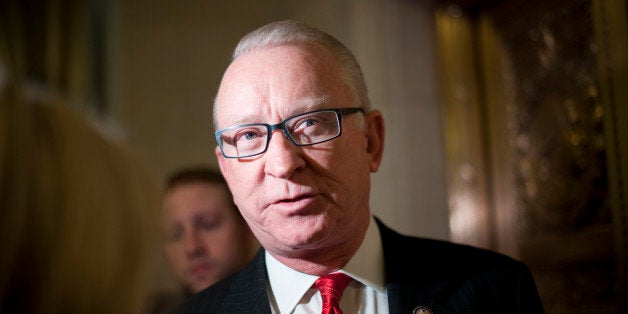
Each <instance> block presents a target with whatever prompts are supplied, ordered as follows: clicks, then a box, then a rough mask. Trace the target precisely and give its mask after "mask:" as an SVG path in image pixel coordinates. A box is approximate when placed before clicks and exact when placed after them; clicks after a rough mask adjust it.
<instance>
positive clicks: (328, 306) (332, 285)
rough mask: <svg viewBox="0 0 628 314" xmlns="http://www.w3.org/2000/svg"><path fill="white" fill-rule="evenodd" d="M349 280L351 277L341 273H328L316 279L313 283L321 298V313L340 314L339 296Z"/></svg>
mask: <svg viewBox="0 0 628 314" xmlns="http://www.w3.org/2000/svg"><path fill="white" fill-rule="evenodd" d="M349 282H351V277H349V276H347V275H345V274H343V273H333V274H328V275H325V276H323V277H320V278H318V279H317V280H316V282H315V283H314V285H315V286H316V288H317V289H318V291H320V292H321V297H322V298H323V311H322V312H321V314H342V310H341V309H340V305H339V303H340V298H341V297H342V292H343V291H344V290H345V288H346V287H347V285H348V284H349Z"/></svg>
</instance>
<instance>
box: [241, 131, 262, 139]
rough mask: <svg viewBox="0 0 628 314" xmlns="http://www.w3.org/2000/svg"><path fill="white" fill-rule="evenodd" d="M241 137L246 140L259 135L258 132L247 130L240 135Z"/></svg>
mask: <svg viewBox="0 0 628 314" xmlns="http://www.w3.org/2000/svg"><path fill="white" fill-rule="evenodd" d="M242 137H243V138H245V139H247V140H253V139H256V138H257V137H259V134H257V133H255V132H247V133H245V134H244V135H242Z"/></svg>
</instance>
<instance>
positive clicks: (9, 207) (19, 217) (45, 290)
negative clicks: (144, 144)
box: [0, 88, 159, 313]
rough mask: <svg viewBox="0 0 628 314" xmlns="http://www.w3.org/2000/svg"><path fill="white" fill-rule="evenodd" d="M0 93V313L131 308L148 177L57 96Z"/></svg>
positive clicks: (149, 222)
mask: <svg viewBox="0 0 628 314" xmlns="http://www.w3.org/2000/svg"><path fill="white" fill-rule="evenodd" d="M0 93H1V95H0V178H1V179H0V204H2V210H1V211H0V252H1V253H0V255H1V256H2V257H0V312H1V313H137V312H138V311H139V309H140V308H141V306H142V305H143V304H142V302H143V301H144V296H145V292H146V289H147V288H148V287H146V284H147V282H149V280H148V279H149V278H150V276H151V275H152V268H151V267H150V266H151V265H152V263H150V261H149V260H150V257H151V254H150V253H151V252H152V251H153V250H154V248H153V247H152V245H153V244H154V243H155V242H156V241H154V239H152V237H153V236H154V235H155V234H156V231H155V230H156V229H154V228H155V226H156V224H155V221H154V216H155V215H154V210H155V209H156V208H158V206H159V203H158V202H159V198H158V197H159V196H158V195H159V190H158V188H157V186H156V184H155V183H154V182H155V181H154V180H152V178H151V176H149V175H148V172H147V171H146V170H145V169H144V168H143V167H142V165H141V164H140V163H139V162H138V160H136V159H135V158H134V157H133V156H132V155H131V154H129V153H128V152H127V151H125V150H124V149H122V148H121V147H120V146H117V145H115V144H113V143H111V142H109V141H108V140H106V139H105V138H104V137H103V136H101V135H100V133H98V132H97V131H96V130H95V129H94V128H92V127H91V125H89V124H88V123H87V122H85V121H84V120H83V117H82V116H81V115H79V114H78V113H75V112H72V111H70V109H67V106H64V105H62V104H60V103H59V101H58V100H55V101H39V100H33V99H28V98H25V97H23V94H22V93H20V92H18V91H17V89H15V88H7V89H5V91H4V92H0Z"/></svg>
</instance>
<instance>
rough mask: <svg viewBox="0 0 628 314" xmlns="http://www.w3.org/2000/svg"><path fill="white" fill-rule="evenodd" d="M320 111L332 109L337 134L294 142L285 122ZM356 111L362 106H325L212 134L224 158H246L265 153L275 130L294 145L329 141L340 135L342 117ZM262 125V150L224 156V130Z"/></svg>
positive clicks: (361, 109)
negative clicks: (274, 120)
mask: <svg viewBox="0 0 628 314" xmlns="http://www.w3.org/2000/svg"><path fill="white" fill-rule="evenodd" d="M322 111H333V112H335V113H336V121H338V134H336V135H334V136H332V137H330V138H328V139H326V140H323V141H320V142H315V143H306V144H299V143H297V142H295V140H294V138H292V135H291V134H290V132H289V131H288V130H287V129H286V122H288V121H290V120H292V119H294V118H297V117H300V116H304V115H308V114H312V113H317V112H322ZM358 112H362V113H365V111H364V108H360V107H350V108H325V109H317V110H312V111H308V112H304V113H300V114H297V115H294V116H290V117H288V118H286V119H284V120H283V121H281V122H279V123H277V124H268V123H248V124H239V125H234V126H231V127H228V128H225V129H222V130H219V131H216V132H214V136H215V140H216V143H218V147H219V148H220V152H221V153H222V156H223V157H225V158H238V159H239V158H248V157H253V156H258V155H261V154H263V153H265V152H266V151H267V150H268V145H269V144H270V140H271V137H272V134H273V132H274V131H275V130H282V131H283V134H284V135H285V136H286V138H288V140H290V142H292V144H294V145H295V146H299V147H301V146H312V145H316V144H320V143H325V142H328V141H331V140H333V139H336V138H338V137H340V135H342V117H344V116H348V115H352V114H354V113H358ZM254 125H255V126H264V127H266V131H267V134H266V145H265V147H264V149H263V150H262V151H260V152H259V153H255V154H250V155H244V156H226V155H225V152H224V150H223V148H222V145H223V144H222V140H221V139H220V135H221V134H222V133H224V132H226V131H229V130H233V129H236V128H241V127H247V126H254Z"/></svg>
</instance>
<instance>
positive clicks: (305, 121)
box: [294, 117, 320, 130]
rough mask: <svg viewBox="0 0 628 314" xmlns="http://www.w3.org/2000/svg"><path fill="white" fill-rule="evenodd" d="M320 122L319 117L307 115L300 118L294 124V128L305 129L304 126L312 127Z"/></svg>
mask: <svg viewBox="0 0 628 314" xmlns="http://www.w3.org/2000/svg"><path fill="white" fill-rule="evenodd" d="M318 124H320V119H317V118H314V117H308V118H305V119H302V120H300V121H299V122H298V123H297V124H296V125H295V128H294V129H295V130H300V129H305V128H309V127H313V126H316V125H318Z"/></svg>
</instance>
